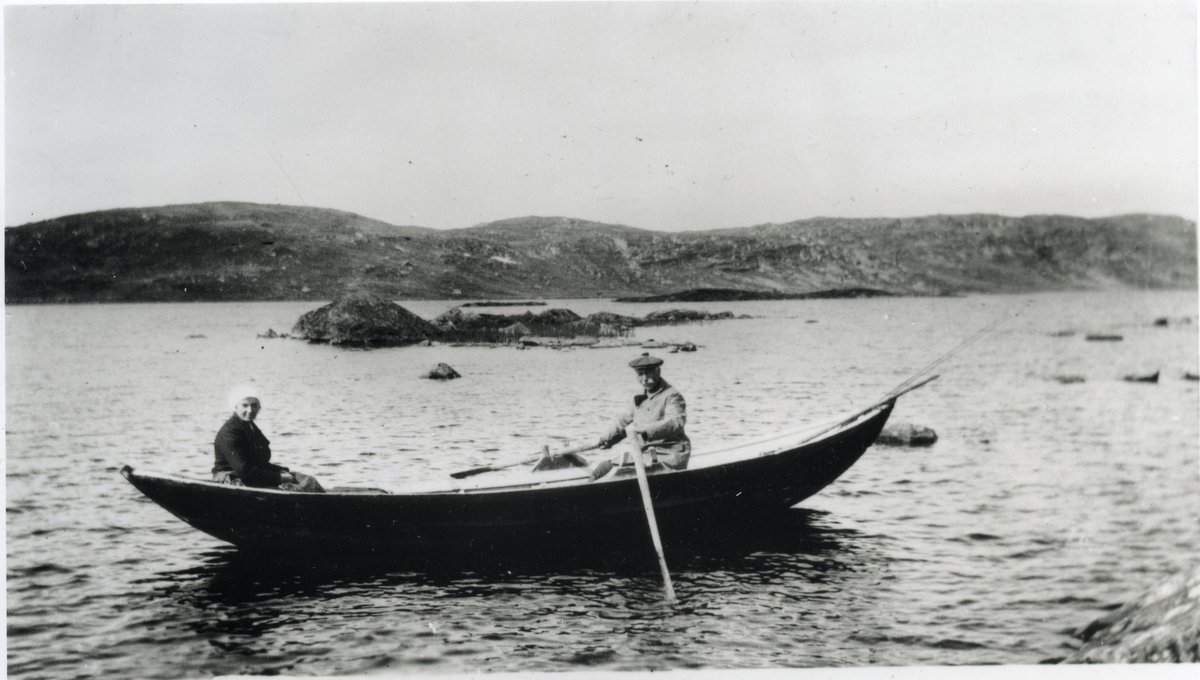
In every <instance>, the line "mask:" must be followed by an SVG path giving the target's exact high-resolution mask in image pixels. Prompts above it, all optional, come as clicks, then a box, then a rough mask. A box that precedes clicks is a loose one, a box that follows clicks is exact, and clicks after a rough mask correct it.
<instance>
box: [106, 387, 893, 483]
mask: <svg viewBox="0 0 1200 680" xmlns="http://www.w3.org/2000/svg"><path fill="white" fill-rule="evenodd" d="M892 403H893V402H892V401H891V400H889V401H887V402H884V403H882V404H878V405H876V406H875V407H873V408H871V409H869V410H866V411H862V412H859V413H858V414H856V415H855V416H852V417H850V418H846V417H845V416H843V417H842V418H841V419H831V420H827V421H823V422H822V423H817V424H814V425H810V426H807V427H805V428H803V429H800V430H794V431H792V432H788V433H784V434H781V435H774V436H771V437H767V438H764V439H757V440H755V441H752V442H747V443H745V444H738V445H735V446H730V447H726V448H722V449H717V450H714V451H704V452H701V453H697V454H693V456H692V458H691V461H692V462H696V461H697V459H704V458H709V460H702V461H700V462H701V464H700V465H689V466H688V468H687V469H685V470H670V469H661V470H658V471H654V472H649V476H650V477H658V476H663V475H674V474H684V473H688V472H695V471H700V470H706V469H712V468H717V467H721V466H725V465H735V464H738V463H743V462H747V461H751V460H755V459H758V458H769V457H771V456H778V455H783V454H786V453H789V452H792V451H795V450H797V449H799V448H802V447H809V446H816V445H819V444H820V443H821V442H823V441H825V440H828V439H831V438H834V437H836V436H838V435H840V434H842V433H843V432H846V431H848V430H853V429H854V428H855V427H857V426H858V425H860V424H861V423H863V422H864V421H866V420H869V419H870V418H873V417H875V416H876V415H877V414H878V413H879V412H880V411H882V410H884V409H887V408H889V407H890V406H891V405H892ZM822 427H825V428H828V429H826V430H825V431H821V428H822ZM814 430H815V431H817V432H818V434H817V435H815V436H812V435H809V434H808V433H810V432H812V431H814ZM800 437H808V438H804V439H800V441H793V440H794V439H796V438H800ZM778 440H783V442H781V443H778V444H775V445H773V446H772V447H769V448H766V449H765V450H761V451H758V452H757V453H755V452H754V451H755V450H756V449H762V448H763V445H764V444H767V443H769V442H776V441H778ZM739 451H747V452H746V454H745V455H740V456H736V457H735V456H732V455H731V454H733V453H734V452H739ZM714 457H716V459H714ZM554 472H559V473H560V476H557V477H555V478H551V479H542V480H538V481H532V482H528V481H527V482H521V483H516V484H502V485H490V486H469V487H462V486H459V484H460V482H457V481H454V480H450V481H448V482H443V481H441V480H437V481H429V482H418V483H417V484H423V485H430V484H437V485H439V488H436V489H432V490H419V489H413V490H406V489H404V488H403V487H401V488H399V489H387V488H378V489H375V488H368V487H347V488H350V489H354V490H353V491H338V490H337V487H335V488H333V489H330V490H327V491H326V492H325V493H323V494H313V493H305V492H298V491H290V490H286V489H275V488H269V487H245V486H233V485H229V484H223V483H220V482H214V481H211V480H204V479H192V478H187V477H179V476H176V475H171V474H167V473H162V472H155V471H145V472H139V471H136V470H135V469H134V468H133V467H132V466H130V465H124V466H122V468H121V469H120V473H121V475H122V476H124V477H125V478H126V479H127V480H129V481H130V482H133V479H132V477H133V476H136V477H141V478H155V479H160V480H163V481H168V482H172V483H176V484H183V485H199V486H203V487H213V489H214V490H215V489H225V490H227V491H231V492H234V493H245V492H248V491H249V492H261V493H265V494H270V495H281V496H303V497H312V498H314V499H315V498H319V497H335V498H346V497H357V498H367V497H418V496H464V495H471V496H481V495H490V494H500V493H514V492H520V491H541V490H547V491H548V490H561V489H568V488H573V487H582V486H587V485H594V484H611V483H619V482H628V481H631V480H634V479H635V478H634V477H633V476H632V475H621V476H617V477H609V478H605V479H600V480H596V481H595V482H588V481H587V474H585V473H584V472H581V471H580V469H579V468H568V469H565V470H562V471H552V472H550V473H549V474H553V473H554ZM540 474H547V473H545V472H543V473H540ZM447 484H448V485H449V486H446V485H447Z"/></svg>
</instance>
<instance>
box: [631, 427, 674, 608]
mask: <svg viewBox="0 0 1200 680" xmlns="http://www.w3.org/2000/svg"><path fill="white" fill-rule="evenodd" d="M629 449H630V451H629V453H630V455H631V456H633V466H634V468H635V469H637V478H638V487H640V488H641V490H642V505H643V506H644V507H645V509H646V521H647V523H649V525H650V538H651V540H653V541H654V552H655V553H657V554H658V566H659V568H661V569H662V577H663V588H664V590H666V594H667V602H668V603H670V604H674V603H675V586H674V585H672V583H671V572H670V570H669V569H667V558H666V557H665V556H663V547H662V539H661V538H660V537H659V535H658V519H657V518H655V516H654V500H653V499H652V498H651V497H650V480H649V478H647V477H646V462H645V461H643V460H642V438H641V437H639V436H638V435H636V434H635V435H633V436H632V437H630V438H629Z"/></svg>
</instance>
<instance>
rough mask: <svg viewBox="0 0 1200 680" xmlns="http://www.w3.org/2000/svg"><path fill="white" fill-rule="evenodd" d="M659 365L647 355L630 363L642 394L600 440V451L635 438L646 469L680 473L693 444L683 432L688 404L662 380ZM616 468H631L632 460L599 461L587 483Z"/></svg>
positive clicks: (628, 457)
mask: <svg viewBox="0 0 1200 680" xmlns="http://www.w3.org/2000/svg"><path fill="white" fill-rule="evenodd" d="M662 363H663V360H662V359H659V358H658V357H652V356H650V355H649V354H642V356H640V357H638V358H636V359H634V360H633V361H631V362H629V366H630V368H632V369H633V370H634V373H635V374H636V376H637V381H638V384H640V385H641V386H642V390H643V392H642V394H638V395H635V396H634V397H633V402H632V404H630V407H629V409H628V410H626V411H625V412H624V413H622V414H621V415H619V416H617V418H616V419H615V420H613V422H612V424H611V425H610V426H609V428H608V431H606V432H605V433H604V434H603V435H601V436H600V440H599V447H600V448H602V449H607V448H611V447H612V446H613V445H614V444H616V443H617V442H619V441H621V440H622V439H625V438H626V437H627V436H632V435H634V434H636V435H638V436H640V437H641V438H642V455H643V457H644V458H643V460H645V461H646V467H647V468H650V467H651V466H653V465H654V464H656V463H661V464H662V465H665V466H666V467H668V468H671V469H672V470H683V469H685V468H687V464H688V458H690V457H691V455H692V442H691V440H689V439H688V438H687V435H686V434H684V432H683V426H684V424H685V423H686V422H687V404H686V403H685V402H684V401H683V395H682V394H680V393H679V390H677V389H675V388H674V387H671V385H670V384H668V383H667V381H666V380H663V377H662ZM617 465H633V459H632V458H631V457H630V454H629V453H628V452H626V453H624V454H622V455H621V456H619V457H617V458H616V459H613V460H604V461H600V462H599V463H597V464H596V468H595V469H594V470H593V471H592V474H591V477H590V481H595V480H597V479H600V478H601V477H604V476H605V475H607V474H608V473H610V472H611V471H612V470H613V468H614V467H616V466H617Z"/></svg>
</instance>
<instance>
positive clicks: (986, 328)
mask: <svg viewBox="0 0 1200 680" xmlns="http://www.w3.org/2000/svg"><path fill="white" fill-rule="evenodd" d="M1005 321H1008V315H1007V314H1005V315H1003V316H1001V317H1000V318H999V319H996V320H995V321H993V322H992V323H990V324H988V325H987V326H984V327H983V328H981V329H979V330H978V331H976V332H975V333H974V334H972V335H971V336H970V337H968V338H967V339H966V340H963V341H962V342H960V343H958V344H957V345H955V346H954V347H953V348H951V349H950V351H949V352H946V353H945V354H943V355H941V356H940V357H938V358H937V359H934V360H933V361H932V362H930V363H929V364H928V365H927V366H925V367H924V368H922V369H921V370H919V371H917V372H916V373H914V374H913V375H912V376H910V377H909V378H908V380H905V381H904V382H902V383H900V384H899V385H897V386H896V388H895V389H893V390H892V391H891V392H888V393H887V395H886V396H885V397H884V398H883V399H881V400H880V401H879V402H877V403H883V402H885V401H890V400H891V399H893V398H895V397H898V396H900V395H901V394H904V393H906V392H911V391H912V389H916V387H913V388H912V389H906V388H908V386H909V385H911V384H912V383H914V382H916V381H918V380H920V379H921V377H922V376H924V375H925V374H926V373H929V372H930V371H932V370H933V369H935V368H937V367H938V366H941V365H942V364H943V363H945V362H946V361H948V360H949V359H950V358H952V357H953V356H954V355H956V354H958V353H959V352H961V351H963V350H964V349H966V348H967V346H968V345H971V344H973V343H974V342H976V341H978V340H979V339H980V338H982V337H983V336H984V335H985V334H987V333H990V332H991V331H993V330H995V329H996V327H997V326H999V325H1000V324H1002V323H1004V322H1005ZM934 377H936V376H934ZM930 380H932V378H930ZM926 382H929V381H928V380H926V381H925V382H922V383H921V384H922V385H924V384H925V383H926ZM919 386H920V385H918V386H917V387H919Z"/></svg>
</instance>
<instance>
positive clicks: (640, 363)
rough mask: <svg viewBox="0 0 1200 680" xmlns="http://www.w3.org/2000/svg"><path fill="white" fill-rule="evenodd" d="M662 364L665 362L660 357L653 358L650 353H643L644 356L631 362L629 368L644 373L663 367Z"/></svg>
mask: <svg viewBox="0 0 1200 680" xmlns="http://www.w3.org/2000/svg"><path fill="white" fill-rule="evenodd" d="M662 362H663V360H662V359H659V358H658V357H652V356H650V354H649V353H643V354H642V356H640V357H638V358H636V359H634V360H633V361H631V362H629V366H630V367H631V368H633V369H634V370H635V371H642V370H647V369H651V368H657V367H659V366H662Z"/></svg>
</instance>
